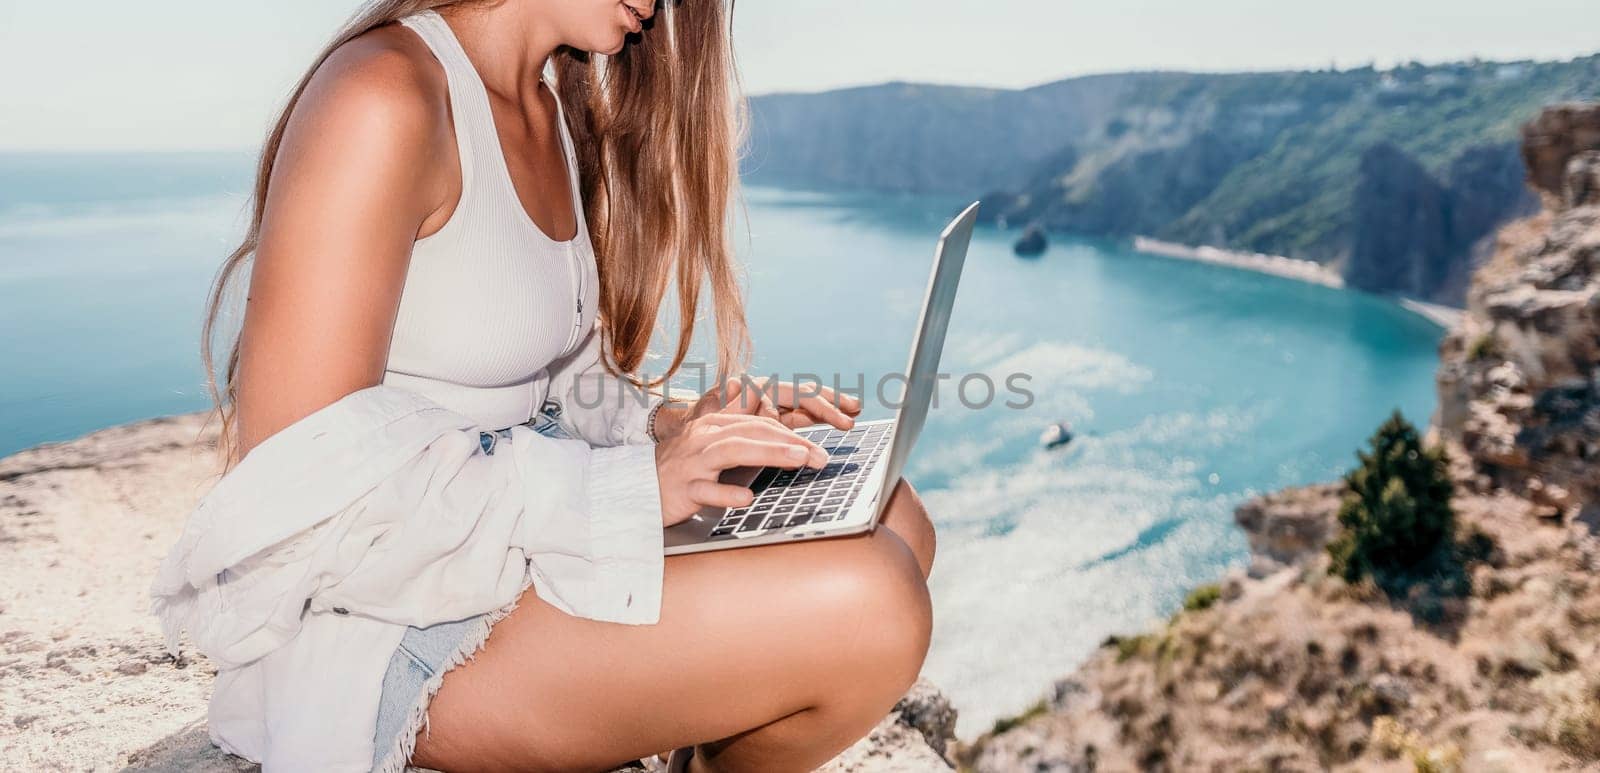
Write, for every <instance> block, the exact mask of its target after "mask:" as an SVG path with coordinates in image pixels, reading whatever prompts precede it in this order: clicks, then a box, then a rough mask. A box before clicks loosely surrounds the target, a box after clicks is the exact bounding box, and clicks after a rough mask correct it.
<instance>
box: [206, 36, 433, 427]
mask: <svg viewBox="0 0 1600 773" xmlns="http://www.w3.org/2000/svg"><path fill="white" fill-rule="evenodd" d="M374 38H376V39H374ZM414 61H415V60H414V59H412V58H411V57H409V56H408V55H407V54H406V53H405V52H404V51H402V50H400V49H399V48H398V47H397V46H396V45H394V44H391V43H390V42H388V41H386V40H385V39H383V38H381V37H378V36H376V35H374V36H368V37H367V38H362V39H358V40H355V41H352V42H351V43H349V44H347V45H345V46H344V47H342V48H340V49H339V50H338V51H336V52H335V53H334V54H333V56H332V57H330V58H329V59H328V61H327V62H325V63H324V64H323V66H322V67H321V68H319V69H318V70H317V73H316V74H315V75H314V76H313V78H312V80H311V82H310V84H309V85H308V87H307V89H306V91H305V93H304V95H303V96H302V98H301V100H300V102H299V104H298V105H297V106H296V107H295V109H294V112H293V115H292V116H291V118H290V120H289V123H288V126H287V130H286V132H285V135H284V138H283V142H282V145H281V147H280V149H279V151H278V155H277V161H276V164H275V166H274V169H273V172H272V177H271V182H270V185H269V187H268V191H269V192H268V194H267V198H266V203H265V214H264V217H263V219H262V226H261V239H260V244H259V247H258V249H257V250H256V255H255V264H254V268H253V270H252V276H251V281H250V295H249V300H248V303H247V305H246V311H245V319H244V326H243V329H242V331H241V338H240V344H239V346H240V352H239V360H240V361H239V374H238V410H239V414H238V416H239V427H240V443H241V449H240V453H241V454H243V453H246V452H248V451H249V449H251V448H253V447H254V446H255V445H256V444H257V443H260V442H261V441H262V440H264V439H265V438H267V437H270V436H271V435H273V434H274V433H276V432H278V431H279V430H281V429H282V428H283V427H285V426H288V425H289V424H291V423H293V422H294V421H296V420H297V419H300V418H302V417H304V416H306V415H308V414H310V413H312V412H313V411H315V410H316V409H318V408H320V407H322V406H325V405H328V404H330V403H332V402H333V401H334V400H337V399H339V398H340V397H342V396H344V395H346V394H349V393H351V392H354V391H356V390H358V389H361V388H364V387H368V386H372V385H374V384H377V383H378V382H379V381H380V380H381V379H382V377H383V370H384V367H385V364H386V359H387V355H388V349H389V339H390V334H391V331H392V329H393V327H394V320H395V315H396V312H397V309H398V307H399V303H400V293H401V290H402V288H403V286H404V283H405V275H406V269H407V266H408V263H409V261H410V255H411V244H412V241H413V240H414V239H415V238H416V236H417V232H418V230H419V228H421V227H422V225H423V223H424V221H425V220H427V219H428V218H429V216H430V214H431V213H433V212H434V210H436V209H438V208H439V206H440V203H441V199H442V198H443V193H444V186H443V185H442V184H441V182H440V179H439V178H440V177H441V176H442V175H440V174H439V173H438V171H437V169H436V167H437V164H436V163H430V162H431V161H433V160H434V159H436V158H438V157H440V154H436V153H435V150H436V148H438V147H439V145H440V144H441V142H440V141H441V139H442V138H441V137H440V133H441V131H448V123H447V122H446V119H445V118H444V117H443V116H441V115H439V113H440V108H439V104H440V103H442V100H434V99H432V98H431V97H430V90H433V89H440V88H443V87H442V85H441V84H438V83H435V82H434V81H436V80H437V78H435V77H431V76H430V74H429V73H427V72H426V70H425V69H424V68H421V67H418V66H417V65H416V64H414Z"/></svg>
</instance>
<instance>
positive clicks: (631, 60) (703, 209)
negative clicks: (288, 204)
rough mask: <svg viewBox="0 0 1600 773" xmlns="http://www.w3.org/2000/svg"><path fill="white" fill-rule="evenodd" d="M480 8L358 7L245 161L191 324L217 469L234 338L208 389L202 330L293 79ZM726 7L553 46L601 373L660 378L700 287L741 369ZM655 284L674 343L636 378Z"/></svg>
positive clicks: (217, 300) (731, 362) (679, 351)
mask: <svg viewBox="0 0 1600 773" xmlns="http://www.w3.org/2000/svg"><path fill="white" fill-rule="evenodd" d="M494 2H504V0H373V1H372V2H369V3H368V4H367V5H366V6H364V7H363V8H362V9H361V10H360V11H359V12H357V13H356V15H355V17H354V18H352V19H351V20H350V21H349V22H348V23H347V24H346V25H345V26H344V28H343V29H342V30H340V31H339V33H338V34H337V35H336V36H335V37H334V39H333V41H332V42H331V43H329V44H328V46H327V48H325V49H323V51H322V53H321V54H320V55H318V57H317V59H316V62H315V63H314V64H313V65H312V66H311V68H310V69H309V70H308V71H307V72H306V74H305V76H304V77H302V78H301V79H300V83H299V85H297V86H296V87H295V89H294V92H293V93H292V95H291V96H290V97H289V100H288V102H287V104H286V105H285V106H284V108H283V111H282V112H281V113H280V114H279V116H278V119H277V121H276V122H275V124H274V125H273V128H272V131H271V132H270V133H269V134H268V135H267V140H266V143H265V145H264V147H263V148H262V151H261V158H260V161H259V163H258V165H257V168H256V181H255V188H254V193H253V198H252V201H251V209H252V212H251V221H250V227H249V230H248V231H247V232H246V234H245V237H244V240H243V241H242V242H241V243H240V244H239V246H238V248H237V249H235V250H234V251H233V253H232V254H231V255H229V256H228V258H227V260H226V261H225V262H224V263H223V265H222V267H221V269H220V270H219V272H218V274H217V278H216V280H215V281H214V282H213V284H212V288H211V293H210V299H209V302H208V304H207V306H208V308H207V312H206V316H205V325H204V327H203V328H202V331H201V359H202V362H203V363H204V366H205V372H206V377H207V385H208V387H209V389H210V392H211V397H212V402H213V403H214V405H215V408H214V411H213V414H212V415H213V416H217V415H220V416H221V417H222V432H221V438H220V440H219V443H218V450H219V453H220V455H221V456H222V458H223V459H224V466H225V467H227V466H231V464H232V463H233V462H235V461H236V460H234V459H233V453H234V451H235V450H236V449H237V445H238V437H237V430H238V427H237V420H236V415H235V409H236V406H235V398H236V396H237V383H236V379H235V376H236V373H237V371H238V365H239V339H238V336H237V335H235V336H234V339H233V342H232V344H231V346H230V350H229V354H228V365H227V370H226V373H225V375H224V383H223V384H222V386H221V387H220V388H219V387H218V384H217V382H216V374H215V371H214V362H215V360H214V358H213V352H212V337H213V335H214V331H215V328H216V323H217V318H218V315H219V312H220V311H221V308H222V303H223V298H224V297H225V296H226V294H227V291H228V289H229V284H230V280H232V278H233V277H234V275H235V273H236V272H237V270H238V269H239V267H240V266H241V265H243V264H244V263H245V262H246V261H247V260H249V259H251V257H252V256H253V255H254V254H255V250H256V247H257V245H258V244H259V240H260V236H261V221H262V214H263V211H264V208H265V203H266V198H267V184H268V182H269V180H270V179H271V177H272V168H273V162H274V160H275V158H276V156H277V154H278V148H279V146H280V145H281V144H282V142H283V136H284V131H285V127H286V126H287V125H288V122H289V115H290V113H291V112H293V110H294V108H295V105H296V104H297V103H298V102H299V101H300V97H301V95H302V94H303V93H304V92H305V89H306V85H307V84H308V83H309V82H310V81H311V77H312V75H313V74H315V73H316V71H317V69H318V68H319V67H321V66H322V63H323V62H325V61H326V60H327V59H328V57H329V56H330V55H331V54H332V53H333V52H334V50H335V49H337V48H339V47H340V46H342V45H344V44H345V43H348V42H349V41H351V40H353V39H354V38H356V37H358V36H360V35H363V34H365V33H367V32H369V31H371V30H373V29H376V28H377V27H380V26H383V25H385V24H389V23H392V22H395V21H398V20H400V19H402V18H405V17H406V16H409V15H411V14H414V13H417V12H419V11H425V10H429V9H434V8H442V7H444V6H450V5H457V4H462V3H475V4H476V3H494ZM683 6H687V7H683ZM730 15H731V11H730V10H727V9H724V7H723V0H687V2H685V0H665V3H664V7H663V8H662V11H661V12H660V13H658V14H657V15H656V18H655V20H654V22H653V26H652V28H651V29H650V30H648V31H646V32H645V34H644V35H643V36H642V37H641V38H640V39H638V40H636V41H634V42H630V43H629V44H628V45H627V46H626V47H625V48H624V49H623V50H622V51H621V52H620V53H618V54H615V55H613V56H609V57H606V56H598V55H591V54H588V53H586V52H582V51H575V50H572V49H570V48H565V47H564V48H562V49H561V50H559V51H558V52H557V53H556V55H555V56H554V57H553V59H554V65H555V72H556V89H557V91H558V94H559V95H560V98H561V104H562V106H563V107H564V108H565V112H566V114H567V120H568V124H569V126H570V129H571V133H572V139H573V145H574V149H575V150H576V152H577V156H578V167H579V172H580V188H581V191H582V194H583V201H584V213H585V216H586V219H587V221H588V224H589V237H590V239H591V240H592V241H593V243H594V247H595V255H596V259H597V262H598V265H599V272H600V310H599V319H600V328H601V337H602V341H603V346H604V352H605V354H606V356H605V357H603V358H602V362H604V363H605V367H606V369H607V370H608V371H610V372H611V373H612V374H613V375H618V376H623V377H627V378H629V379H631V380H633V381H634V382H635V383H638V384H641V385H644V386H657V385H659V384H661V383H663V382H665V381H666V380H667V379H668V378H669V377H671V376H672V374H674V373H676V372H677V371H678V369H679V368H680V367H681V366H682V365H683V362H684V359H685V357H687V355H688V352H689V347H690V343H691V341H692V338H693V335H694V326H695V315H696V313H697V312H698V309H699V302H700V295H701V292H702V288H704V287H709V288H710V290H711V305H712V307H713V308H714V310H715V313H716V331H717V337H716V341H717V351H716V354H717V360H718V363H717V365H718V371H719V373H720V374H729V373H734V372H738V371H741V370H742V369H743V367H744V366H745V364H746V358H747V356H748V351H749V337H748V333H747V330H746V327H745V317H744V301H743V298H742V297H741V294H740V291H739V280H738V276H737V271H736V266H735V263H734V258H733V254H732V248H731V244H730V238H729V234H728V226H729V223H728V214H729V208H730V202H731V200H732V196H733V194H734V191H735V189H736V186H737V184H738V159H737V155H738V147H739V142H740V139H741V137H742V133H743V128H744V121H745V104H744V100H743V98H742V96H741V95H740V93H739V89H738V88H737V85H738V79H737V74H736V70H735V68H734V62H733V50H732V45H731V41H730V39H729V25H728V20H729V17H730ZM613 212H615V213H618V215H617V216H615V217H614V216H613V214H612V213H613ZM669 286H670V287H672V289H673V290H674V291H675V293H676V295H677V298H678V304H677V310H676V311H677V315H676V316H677V320H678V326H679V332H678V340H677V344H676V346H675V348H674V350H673V353H672V357H671V360H670V362H669V364H668V366H667V367H666V368H665V369H664V370H663V372H662V374H661V375H660V376H658V377H655V378H648V379H646V378H640V377H639V376H638V375H637V374H638V371H639V369H640V367H641V366H642V365H643V363H644V358H645V355H646V353H647V351H648V349H649V345H650V339H651V335H652V333H653V332H654V330H655V327H656V321H657V319H658V318H659V316H660V311H661V307H662V304H663V302H664V300H665V297H666V292H667V290H668V288H669ZM208 423H209V421H208Z"/></svg>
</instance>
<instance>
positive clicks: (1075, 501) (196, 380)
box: [0, 154, 1441, 736]
mask: <svg viewBox="0 0 1600 773" xmlns="http://www.w3.org/2000/svg"><path fill="white" fill-rule="evenodd" d="M249 166H250V158H249V157H248V156H247V155H244V154H215V155H26V156H19V155H9V156H8V155H0V332H3V336H0V364H3V367H0V455H5V454H9V453H11V452H14V451H16V450H19V449H22V448H26V447H29V446H32V445H36V444H38V443H43V442H48V441H56V440H65V439H70V438H73V437H76V436H78V435H81V434H83V433H85V432H88V431H91V430H94V429H98V428H102V427H106V426H110V425H113V424H118V423H122V422H127V421H133V420H137V419H142V418H148V417H152V416H158V415H163V414H170V413H180V412H188V411H195V410H201V409H204V408H206V407H207V398H206V393H205V389H204V387H203V386H202V384H203V381H202V375H201V374H202V371H201V366H200V361H199V335H200V333H199V331H200V322H201V312H202V308H203V303H204V300H205V293H206V290H207V288H208V286H209V282H210V280H211V277H212V275H213V273H214V272H215V270H216V268H217V266H218V264H219V262H220V261H221V259H222V257H223V256H224V255H225V254H226V253H227V252H228V251H229V249H230V248H231V247H232V240H233V239H235V238H236V236H237V234H238V232H239V230H240V228H241V226H242V223H243V211H244V206H245V199H244V193H245V192H246V191H247V190H248V188H249V181H248V179H247V178H248V173H249ZM745 198H746V212H747V222H746V223H745V224H744V228H743V229H742V231H741V237H740V241H741V250H742V251H743V252H744V253H745V257H746V262H747V266H748V275H749V299H750V317H751V324H752V328H753V336H754V339H755V342H756V350H757V359H756V363H755V365H756V368H755V369H756V371H758V372H761V373H768V374H772V373H776V374H780V375H783V376H787V377H792V376H795V375H796V374H808V373H809V374H816V375H817V376H818V377H820V378H822V379H823V380H824V381H825V382H826V381H831V380H832V379H833V378H834V374H839V376H838V377H839V380H840V382H841V383H842V384H843V385H845V386H848V387H854V386H855V385H856V384H857V383H858V377H857V374H864V377H865V383H866V384H867V386H868V389H869V392H870V391H871V390H872V389H873V387H874V386H875V385H876V383H877V382H878V380H879V379H880V378H881V377H882V376H883V375H884V374H885V373H889V372H896V371H899V370H900V369H902V368H903V367H904V364H905V356H906V349H907V347H908V345H909V339H910V334H911V327H912V325H913V323H914V321H915V315H916V312H917V308H918V305H919V303H920V294H921V292H922V290H923V288H924V286H925V283H926V280H927V271H928V266H929V260H930V258H931V255H932V247H933V242H934V238H935V235H936V234H937V232H938V229H939V227H940V226H941V225H942V224H943V222H944V221H945V220H946V219H947V218H948V217H949V216H950V215H951V214H952V213H953V212H955V211H956V210H957V209H959V207H960V205H961V204H963V203H964V202H962V201H959V200H944V199H927V198H913V197H895V196H883V195H866V194H822V193H808V192H797V191H786V190H780V189H773V188H750V189H747V190H746V191H745ZM1013 236H1014V234H1008V233H1002V232H995V231H992V230H980V232H979V233H978V234H977V236H976V237H975V239H974V243H973V247H972V252H971V256H970V258H969V260H968V263H967V269H966V273H965V276H964V278H963V280H962V288H961V292H960V295H959V296H958V299H957V303H956V311H955V316H954V319H953V321H952V329H951V333H950V341H949V345H948V347H947V349H946V357H945V363H944V364H945V367H944V368H943V370H944V371H946V372H948V373H950V374H951V378H950V379H949V381H947V382H946V385H945V388H944V389H943V390H942V391H941V393H940V403H939V408H938V409H937V410H935V411H934V413H933V415H932V416H931V418H930V421H929V426H928V428H927V430H926V431H925V433H924V434H923V436H922V439H921V441H920V443H919V445H918V450H917V455H916V458H915V459H914V460H913V462H912V464H911V466H910V469H909V471H908V474H909V476H910V478H911V479H912V481H913V482H914V483H916V484H917V485H918V486H919V487H920V489H921V490H922V492H923V494H924V497H925V498H926V500H927V503H928V506H929V508H930V510H931V511H932V512H933V514H934V518H935V521H936V522H937V524H938V526H939V531H940V553H939V558H938V561H937V564H936V566H935V570H934V574H933V578H932V586H933V594H934V605H935V614H936V617H937V624H936V631H935V641H934V644H933V649H932V652H931V653H930V655H929V659H928V663H927V668H926V675H927V676H929V677H931V678H932V679H934V680H935V681H936V682H938V683H939V684H940V686H941V687H943V688H944V689H945V690H946V691H947V692H948V693H950V694H951V696H952V697H953V699H954V700H955V703H956V705H957V707H958V708H959V709H960V711H961V715H962V719H961V723H960V730H961V733H962V735H964V736H970V735H972V734H975V733H976V732H979V731H981V730H982V729H984V728H986V727H987V726H988V724H989V723H990V722H991V721H992V720H993V719H994V718H995V717H996V716H998V715H1001V714H1006V713H1012V712H1016V711H1019V710H1021V709H1022V708H1024V707H1025V706H1026V705H1028V704H1029V703H1031V702H1032V701H1033V700H1035V699H1036V698H1038V697H1040V696H1041V695H1043V694H1044V692H1045V691H1046V690H1047V689H1048V687H1049V684H1050V682H1051V680H1053V679H1055V678H1057V677H1060V676H1063V675H1065V674H1067V673H1068V672H1070V671H1071V669H1072V668H1073V667H1074V666H1075V665H1076V664H1077V663H1078V662H1080V661H1081V660H1082V659H1083V657H1084V656H1085V655H1086V654H1087V653H1088V652H1090V651H1091V650H1092V649H1093V648H1094V647H1095V646H1097V644H1098V643H1099V642H1100V641H1101V640H1103V639H1104V638H1105V637H1106V635H1108V634H1111V633H1116V632H1127V631H1133V630H1137V629H1139V628H1141V627H1143V626H1145V625H1147V624H1148V623H1150V622H1152V621H1154V620H1157V619H1159V618H1162V617H1164V616H1166V615H1168V614H1170V613H1171V612H1172V611H1173V610H1174V609H1175V608H1177V607H1178V606H1179V604H1180V603H1181V599H1182V597H1183V594H1184V592H1185V591H1186V590H1187V589H1188V588H1190V587H1192V586H1194V585H1196V584H1199V583H1202V582H1206V581H1209V580H1212V579H1215V578H1216V577H1217V576H1219V575H1220V574H1221V573H1222V572H1223V571H1224V570H1225V569H1226V568H1227V567H1229V566H1233V565H1240V564H1242V563H1243V560H1244V557H1245V547H1244V540H1243V537H1242V536H1241V535H1240V534H1238V533H1237V532H1236V531H1235V530H1234V529H1233V527H1232V524H1231V513H1232V509H1233V507H1234V506H1235V505H1236V504H1237V503H1238V502H1239V501H1240V500H1241V499H1243V498H1245V497H1247V496H1250V495H1251V494H1253V493H1256V492H1261V491H1266V490H1271V489H1274V488H1278V487H1282V486H1287V485H1293V484H1299V483H1306V482H1312V481H1320V480H1327V479H1331V478H1333V477H1334V476H1336V475H1338V474H1339V473H1340V472H1341V471H1342V470H1344V469H1345V468H1346V467H1347V466H1348V465H1349V464H1350V462H1351V461H1352V460H1353V459H1354V451H1355V449H1356V448H1357V447H1358V446H1359V445H1360V444H1361V442H1362V441H1363V439H1364V438H1365V437H1366V436H1367V434H1368V433H1370V432H1371V430H1372V429H1373V428H1374V427H1375V426H1376V425H1377V424H1378V423H1379V422H1380V421H1381V420H1382V419H1383V417H1384V416H1385V415H1387V414H1388V413H1389V412H1390V411H1391V410H1393V409H1395V408H1400V409H1402V410H1403V411H1404V412H1405V413H1406V414H1407V415H1408V416H1410V417H1411V418H1412V419H1414V420H1416V421H1417V422H1419V423H1423V422H1425V421H1426V420H1427V418H1428V416H1429V414H1430V413H1431V412H1432V410H1433V406H1434V395H1433V382H1432V374H1433V368H1434V366H1435V362H1436V354H1435V348H1436V346H1437V343H1438V339H1439V338H1440V335H1441V332H1440V331H1439V330H1438V329H1437V328H1435V327H1434V326H1432V325H1431V324H1430V323H1428V322H1426V321H1423V320H1422V319H1420V318H1418V317H1415V316H1413V315H1411V314H1410V313H1408V312H1405V311H1403V310H1401V309H1399V308H1397V307H1395V306H1393V305H1391V304H1389V303H1387V302H1385V301H1382V300H1378V299H1375V298H1371V297H1368V296H1364V295H1360V294H1357V293H1352V292H1344V291H1338V290H1330V289H1326V288H1322V287H1314V286H1309V285H1303V284H1298V283H1295V282H1292V281H1288V280H1283V279H1278V278H1275V277H1268V276H1261V275H1256V274H1251V273H1246V272H1241V271H1236V270H1231V269H1225V268H1220V267H1214V266H1207V265H1200V264H1194V263H1187V262H1181V261H1175V260H1170V259H1165V258H1157V257H1151V256H1145V255H1140V254H1137V253H1134V252H1132V251H1131V250H1130V249H1129V248H1127V247H1126V246H1125V245H1122V244H1118V243H1113V242H1103V241H1091V240H1073V239H1065V238H1057V239H1056V240H1055V241H1054V244H1053V245H1052V247H1051V249H1050V250H1049V252H1047V253H1046V254H1045V255H1044V256H1043V258H1041V259H1039V260H1035V261H1026V260H1020V259H1018V258H1016V257H1014V256H1013V255H1012V254H1011V251H1010V240H1011V238H1012V237H1013ZM973 374H985V375H987V376H988V377H989V380H990V382H991V383H993V384H994V385H995V386H996V394H995V396H994V399H993V400H992V401H990V403H989V405H988V406H987V407H983V408H977V409H974V408H969V407H968V406H967V405H966V404H965V403H963V401H962V399H961V398H962V397H965V398H967V402H969V403H981V402H983V400H982V398H984V397H985V395H986V391H985V389H984V388H983V384H984V381H983V379H982V378H980V377H978V376H976V375H973ZM1014 374H1021V375H1022V380H1020V381H1017V380H1013V381H1012V382H1011V383H1012V384H1013V385H1015V384H1021V385H1022V386H1023V387H1024V388H1025V389H1026V390H1027V391H1028V392H1030V393H1031V394H1032V400H1031V404H1030V405H1029V406H1028V407H1026V408H1024V409H1015V408H1011V407H1008V406H1007V404H1006V403H1007V402H1011V403H1012V404H1015V403H1017V402H1019V395H1018V394H1017V393H1016V392H1014V391H1008V389H1007V378H1008V377H1012V376H1013V375H1014ZM964 377H967V390H966V391H965V392H964V393H963V394H957V384H958V383H959V382H960V381H961V380H962V379H963V378H964ZM682 385H683V386H687V387H693V386H696V384H695V383H694V381H693V378H692V376H691V377H690V378H689V379H688V380H687V383H683V384H682ZM889 391H890V393H891V394H892V393H893V391H894V390H893V389H890V390H889ZM872 402H875V401H874V400H872V399H871V395H870V394H869V403H872ZM887 413H888V411H887V409H885V408H882V407H873V408H871V409H869V414H872V415H874V416H879V415H885V414H887ZM1062 419H1065V420H1069V421H1071V422H1072V423H1073V424H1074V426H1075V427H1077V429H1078V430H1079V432H1080V437H1079V439H1078V440H1077V441H1076V442H1074V443H1073V444H1072V445H1071V446H1070V447H1069V448H1067V449H1065V450H1062V451H1058V452H1047V451H1044V450H1041V449H1040V448H1039V447H1038V444H1037V438H1038V435H1039V432H1040V430H1041V429H1042V428H1043V427H1044V426H1045V425H1046V424H1047V423H1049V422H1051V421H1056V420H1062Z"/></svg>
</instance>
